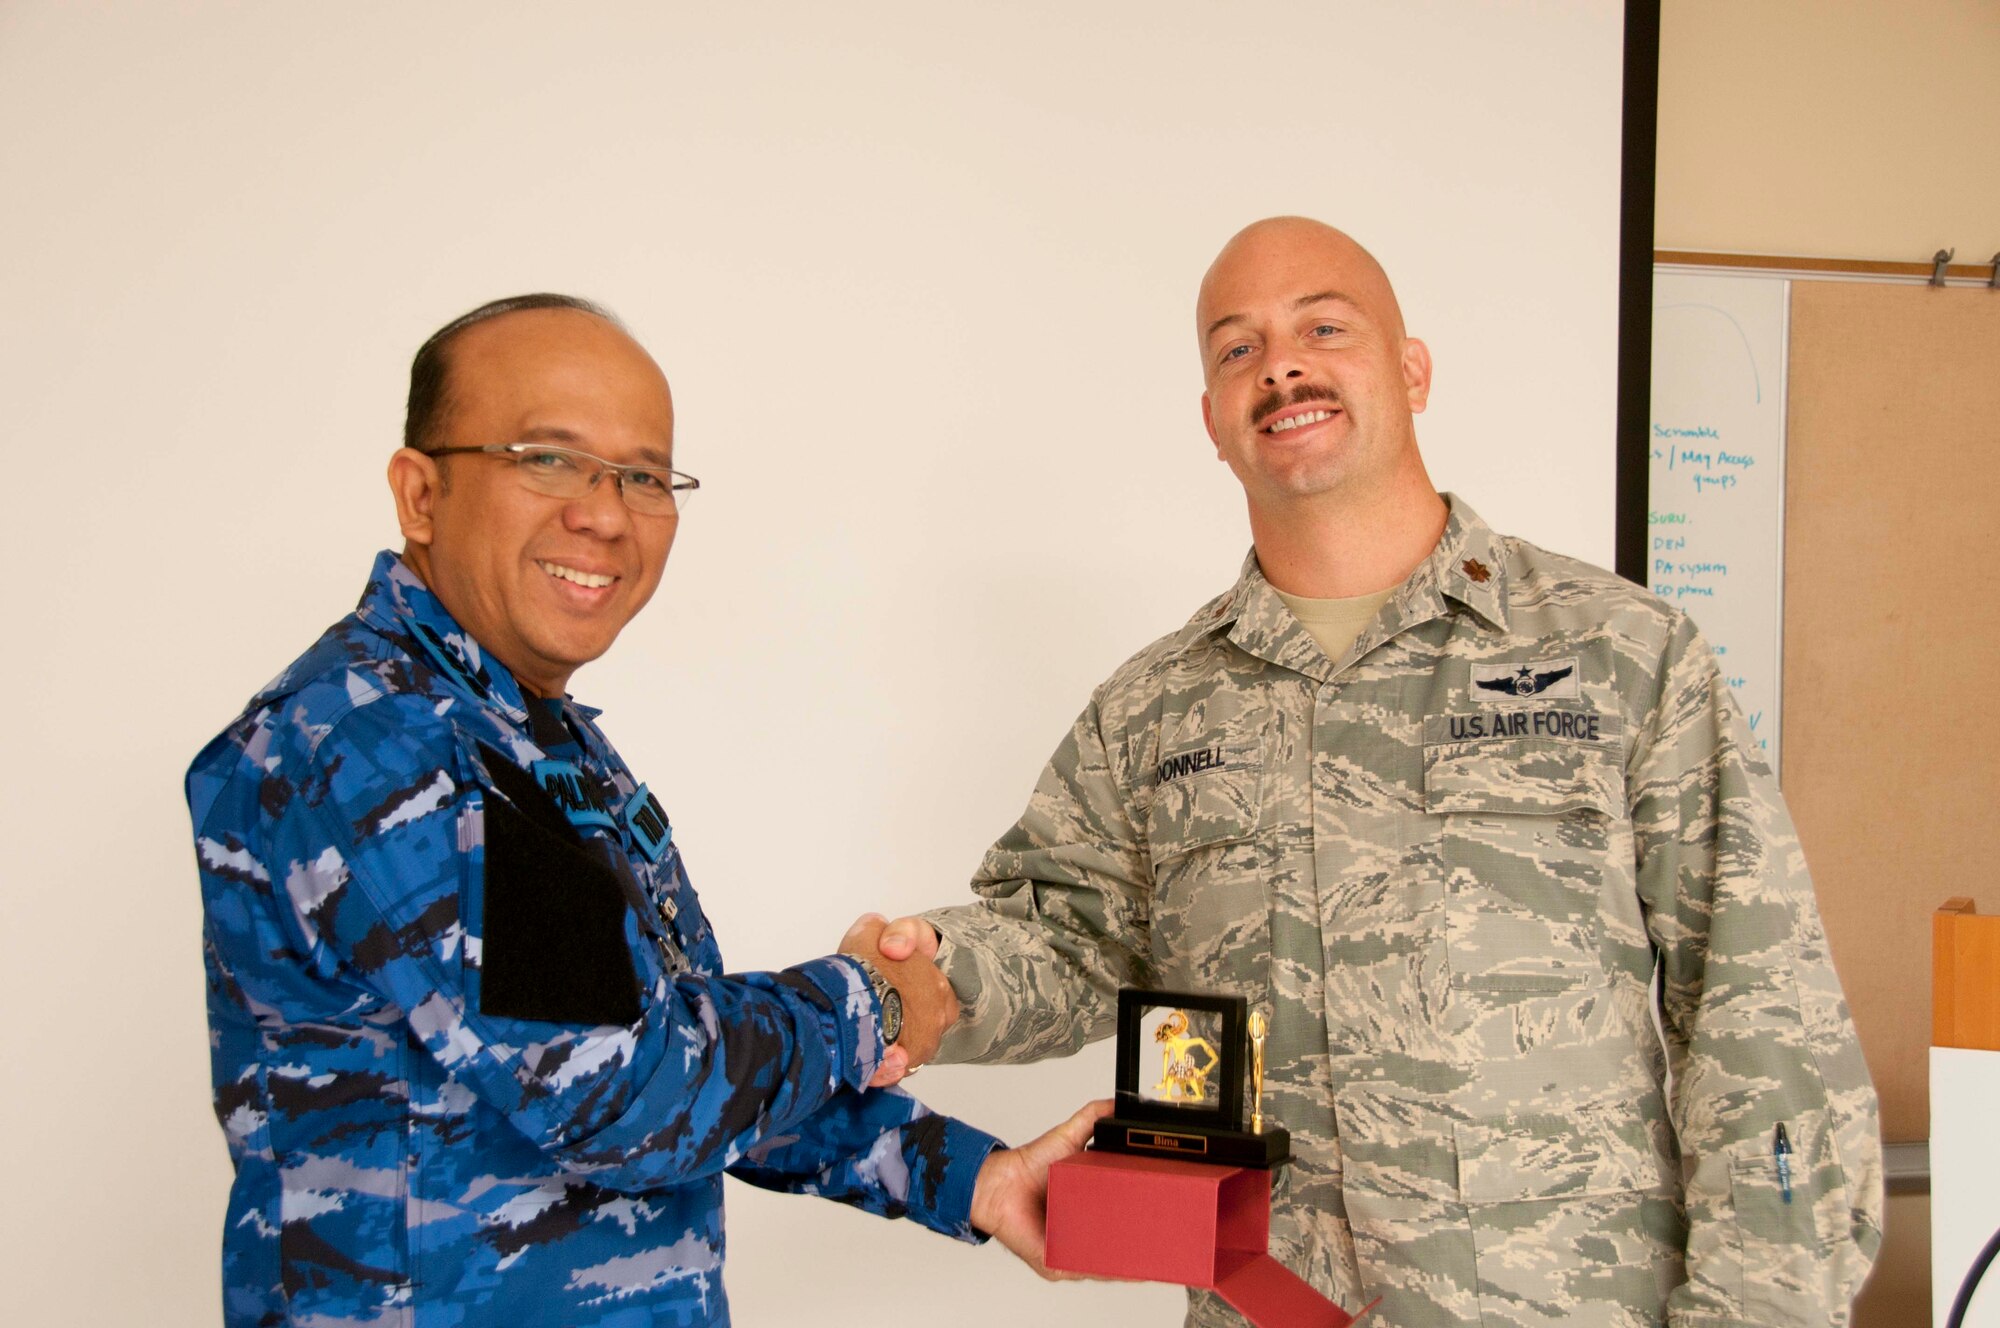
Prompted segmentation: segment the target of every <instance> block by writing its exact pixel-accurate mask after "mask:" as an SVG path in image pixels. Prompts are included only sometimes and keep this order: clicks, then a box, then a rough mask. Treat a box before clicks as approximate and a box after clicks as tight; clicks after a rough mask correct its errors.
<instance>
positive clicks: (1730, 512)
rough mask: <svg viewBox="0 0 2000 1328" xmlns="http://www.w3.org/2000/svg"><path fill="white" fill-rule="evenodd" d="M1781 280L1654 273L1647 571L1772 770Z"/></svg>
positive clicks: (1781, 461)
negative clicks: (1682, 617) (1714, 669)
mask: <svg viewBox="0 0 2000 1328" xmlns="http://www.w3.org/2000/svg"><path fill="white" fill-rule="evenodd" d="M1790 296H1791V283H1790V282H1788V281H1785V280H1783V279H1780V278H1775V277H1761V276H1757V277H1751V276H1709V275H1700V276H1697V275H1692V274H1689V273H1684V272H1673V271H1668V270H1662V269H1656V270H1655V271H1654V274H1653V396H1652V411H1651V425H1650V430H1649V433H1650V444H1649V452H1650V457H1651V469H1650V474H1649V478H1648V482H1647V490H1646V492H1647V503H1646V560H1647V561H1646V566H1647V575H1646V580H1647V584H1648V585H1650V586H1651V587H1652V589H1653V593H1655V594H1657V595H1659V596H1660V597H1661V598H1663V599H1665V600H1667V601H1668V602H1669V603H1671V604H1673V605H1674V606H1675V607H1677V608H1680V609H1682V610H1684V611H1686V613H1687V614H1688V616H1689V617H1691V618H1693V619H1694V622H1695V625H1696V626H1697V627H1699V628H1701V630H1702V634H1703V635H1705V636H1706V637H1707V638H1708V640H1709V642H1710V644H1712V645H1713V646H1714V647H1715V653H1716V655H1717V657H1718V658H1719V659H1720V661H1721V664H1722V673H1723V676H1724V677H1725V678H1726V679H1727V680H1728V682H1729V687H1730V690H1731V691H1733V692H1734V693H1735V694H1736V699H1737V701H1738V703H1739V704H1740V705H1741V706H1742V708H1743V713H1744V716H1745V718H1747V719H1748V720H1749V723H1750V732H1751V736H1752V737H1753V738H1754V739H1755V740H1756V743H1757V746H1758V748H1759V750H1760V753H1761V754H1762V756H1763V757H1764V759H1765V760H1766V761H1768V762H1769V763H1770V765H1771V767H1772V769H1773V770H1776V769H1777V768H1778V760H1779V752H1778V736H1779V730H1780V719H1779V707H1780V704H1781V702H1782V697H1781V696H1780V694H1779V693H1780V690H1781V686H1780V684H1781V680H1782V678H1783V672H1782V670H1783V663H1784V661H1783V644H1784V584H1785V578H1784V553H1785V343H1786V336H1787V334H1788V311H1789V308H1790Z"/></svg>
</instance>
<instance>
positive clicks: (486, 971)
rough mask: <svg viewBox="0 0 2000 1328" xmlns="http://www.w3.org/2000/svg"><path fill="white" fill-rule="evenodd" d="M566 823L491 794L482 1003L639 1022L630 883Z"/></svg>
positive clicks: (529, 1013)
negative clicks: (629, 940)
mask: <svg viewBox="0 0 2000 1328" xmlns="http://www.w3.org/2000/svg"><path fill="white" fill-rule="evenodd" d="M502 778H504V776H503V777H502ZM496 782H497V781H496ZM523 782H525V783H527V784H528V785H529V786H530V787H533V786H534V781H533V780H530V779H526V778H525V777H524V779H523ZM535 791H536V792H537V793H540V792H541V790H540V789H539V788H536V789H535ZM547 796H548V795H547V794H542V797H543V798H546V797H547ZM531 805H532V804H531ZM557 815H558V818H560V813H558V814H557ZM559 823H560V821H559ZM561 824H562V829H561V830H560V831H558V830H555V829H552V828H551V827H549V826H548V825H546V824H543V823H542V822H541V821H540V819H539V818H537V819H533V820H531V819H530V818H529V817H528V816H527V815H524V814H523V813H522V812H521V811H518V810H516V809H515V807H514V806H513V805H512V804H511V803H510V802H508V801H507V800H506V799H505V798H503V797H490V798H488V799H486V879H485V881H484V882H483V883H482V884H483V888H484V891H485V897H484V904H485V910H484V912H485V925H484V936H483V938H482V940H481V944H480V951H479V956H480V964H479V1008H480V1010H481V1011H483V1012H484V1013H486V1014H492V1015H500V1016H502V1017H504V1018H508V1019H539V1020H544V1021H546V1022H549V1023H555V1024H630V1023H632V1022H634V1021H636V1020H637V1019H638V1018H639V979H638V976H637V974H636V973H635V972H634V971H633V967H632V952H631V950H630V949H629V948H628V947H627V945H626V943H625V918H626V915H627V913H628V912H629V911H630V910H629V909H628V907H627V905H626V903H625V893H624V890H623V889H622V888H621V887H620V885H619V883H618V878H617V877H616V876H615V875H613V874H612V871H611V869H610V868H609V867H608V866H606V865H605V864H603V863H601V862H599V861H598V860H597V859H595V858H593V857H591V856H590V854H589V853H588V852H587V851H585V849H584V848H583V846H582V845H581V844H580V843H579V842H577V839H576V836H575V832H573V831H571V830H570V829H569V827H568V825H567V824H566V823H561Z"/></svg>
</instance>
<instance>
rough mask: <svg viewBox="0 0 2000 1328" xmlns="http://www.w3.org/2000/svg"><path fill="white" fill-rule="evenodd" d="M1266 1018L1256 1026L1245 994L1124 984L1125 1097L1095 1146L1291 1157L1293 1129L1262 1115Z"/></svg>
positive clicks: (1227, 1159)
mask: <svg viewBox="0 0 2000 1328" xmlns="http://www.w3.org/2000/svg"><path fill="white" fill-rule="evenodd" d="M1264 1026H1265V1025H1264V1019H1263V1012H1262V1011H1259V1012H1258V1014H1257V1022H1256V1026H1255V1027H1254V1028H1253V1027H1252V1024H1251V1020H1250V1015H1249V1009H1248V1003H1247V1002H1246V1001H1245V1000H1244V999H1243V998H1242V997H1241V996H1202V995H1195V994H1193V993H1189V992H1166V991H1135V990H1132V989H1131V988H1127V989H1125V990H1124V991H1121V992H1119V993H1118V1095H1117V1103H1118V1105H1117V1110H1116V1111H1115V1112H1114V1113H1113V1114H1112V1115H1111V1116H1110V1117H1108V1118H1107V1119H1105V1120H1101V1121H1099V1122H1098V1123H1097V1132H1096V1134H1095V1136H1094V1137H1093V1138H1092V1140H1091V1145H1092V1147H1094V1148H1100V1149H1103V1150H1104V1151H1106V1152H1110V1153H1142V1154H1151V1155H1155V1156H1171V1157H1181V1158H1190V1159H1193V1160H1196V1161H1202V1162H1212V1163H1224V1164H1227V1165H1229V1166H1239V1167H1266V1168H1268V1167H1274V1166H1276V1165H1277V1164H1278V1163H1280V1162H1283V1161H1284V1160H1285V1159H1286V1158H1287V1157H1289V1156H1290V1155H1291V1146H1292V1137H1291V1135H1290V1134H1288V1133H1286V1132H1285V1130H1284V1128H1283V1127H1281V1126H1277V1125H1272V1126H1271V1127H1270V1128H1268V1129H1267V1128H1266V1123H1265V1121H1264V1119H1263V1100H1264V1075H1263V1070H1264V1065H1263V1059H1264V1058H1263V1048H1262V1041H1261V1034H1260V1033H1259V1032H1258V1030H1259V1029H1261V1028H1263V1027H1264ZM1246 1101H1247V1102H1248V1103H1249V1104H1250V1105H1251V1111H1250V1112H1249V1113H1248V1115H1247V1117H1246V1112H1245V1110H1244V1108H1245V1105H1246Z"/></svg>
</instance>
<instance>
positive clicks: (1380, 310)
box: [1195, 217, 1404, 363]
mask: <svg viewBox="0 0 2000 1328" xmlns="http://www.w3.org/2000/svg"><path fill="white" fill-rule="evenodd" d="M1272 291H1288V292H1292V293H1293V298H1295V299H1298V300H1300V301H1301V302H1304V301H1306V300H1308V299H1309V298H1310V297H1312V296H1315V295H1326V294H1331V295H1334V296H1338V297H1340V298H1341V299H1343V300H1345V301H1346V302H1347V303H1349V304H1352V305H1354V306H1356V307H1357V308H1359V309H1361V310H1362V311H1364V312H1365V313H1367V314H1368V316H1369V317H1370V319H1371V320H1372V321H1373V322H1374V324H1375V326H1376V327H1377V328H1379V329H1380V330H1381V331H1382V332H1383V333H1384V334H1385V335H1386V336H1388V337H1389V338H1390V339H1392V340H1394V341H1398V342H1400V341H1401V340H1402V339H1403V336H1404V331H1403V310H1402V307H1401V306H1400V305H1399V304H1397V302H1396V291H1395V288H1394V287H1393V286H1391V285H1390V284H1389V274H1388V273H1386V272H1384V271H1383V270H1382V265H1381V264H1380V263H1378V262H1376V261H1375V255H1373V254H1371V253H1369V252H1368V251H1367V250H1366V249H1364V248H1362V247H1361V246H1360V245H1359V244H1358V243H1356V242H1355V240H1354V238H1353V237H1352V236H1350V235H1348V234H1347V233H1346V232H1345V231H1340V230H1335V229H1334V228H1333V227H1331V226H1329V225H1327V224H1326V223H1325V222H1321V221H1314V220H1313V219H1312V218H1311V217H1266V218H1265V219H1264V220H1262V221H1253V222H1251V223H1250V224H1249V225H1248V226H1245V227H1244V228H1243V229H1242V230H1240V231H1238V232H1236V234H1234V235H1232V236H1230V237H1229V243H1227V244H1225V245H1223V246H1222V252H1221V253H1219V254H1217V255H1216V256H1215V261H1214V262H1213V263H1210V264H1209V265H1208V271H1207V272H1206V273H1204V274H1203V276H1202V279H1201V291H1200V293H1199V294H1198V295H1197V296H1196V297H1195V333H1196V335H1197V336H1199V337H1200V338H1201V342H1202V346H1203V349H1204V351H1206V348H1207V346H1208V345H1209V343H1210V342H1211V341H1213V340H1214V339H1215V338H1216V337H1218V336H1219V335H1221V334H1222V333H1223V332H1224V331H1225V330H1226V329H1227V328H1228V326H1229V325H1230V323H1231V322H1232V321H1233V320H1238V319H1241V318H1243V317H1244V316H1245V313H1246V311H1247V310H1248V309H1249V308H1251V307H1253V306H1254V305H1255V304H1257V303H1258V300H1259V297H1260V296H1264V295H1267V294H1269V293H1270V292H1272ZM1207 359H1208V357H1207V355H1206V354H1204V356H1203V361H1204V363H1206V362H1207Z"/></svg>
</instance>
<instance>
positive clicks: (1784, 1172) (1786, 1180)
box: [1771, 1122, 1792, 1203]
mask: <svg viewBox="0 0 2000 1328" xmlns="http://www.w3.org/2000/svg"><path fill="white" fill-rule="evenodd" d="M1771 1159H1772V1161H1774V1162H1776V1163H1777V1164H1778V1193H1779V1194H1782V1195H1783V1196H1784V1197H1785V1202H1786V1203H1790V1202H1791V1201H1792V1141H1791V1139H1790V1138H1789V1137H1788V1136H1787V1135H1786V1134H1785V1127H1784V1124H1783V1123H1782V1122H1780V1124H1779V1125H1778V1128H1777V1130H1776V1131H1775V1132H1774V1133H1773V1134H1772V1135H1771Z"/></svg>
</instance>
